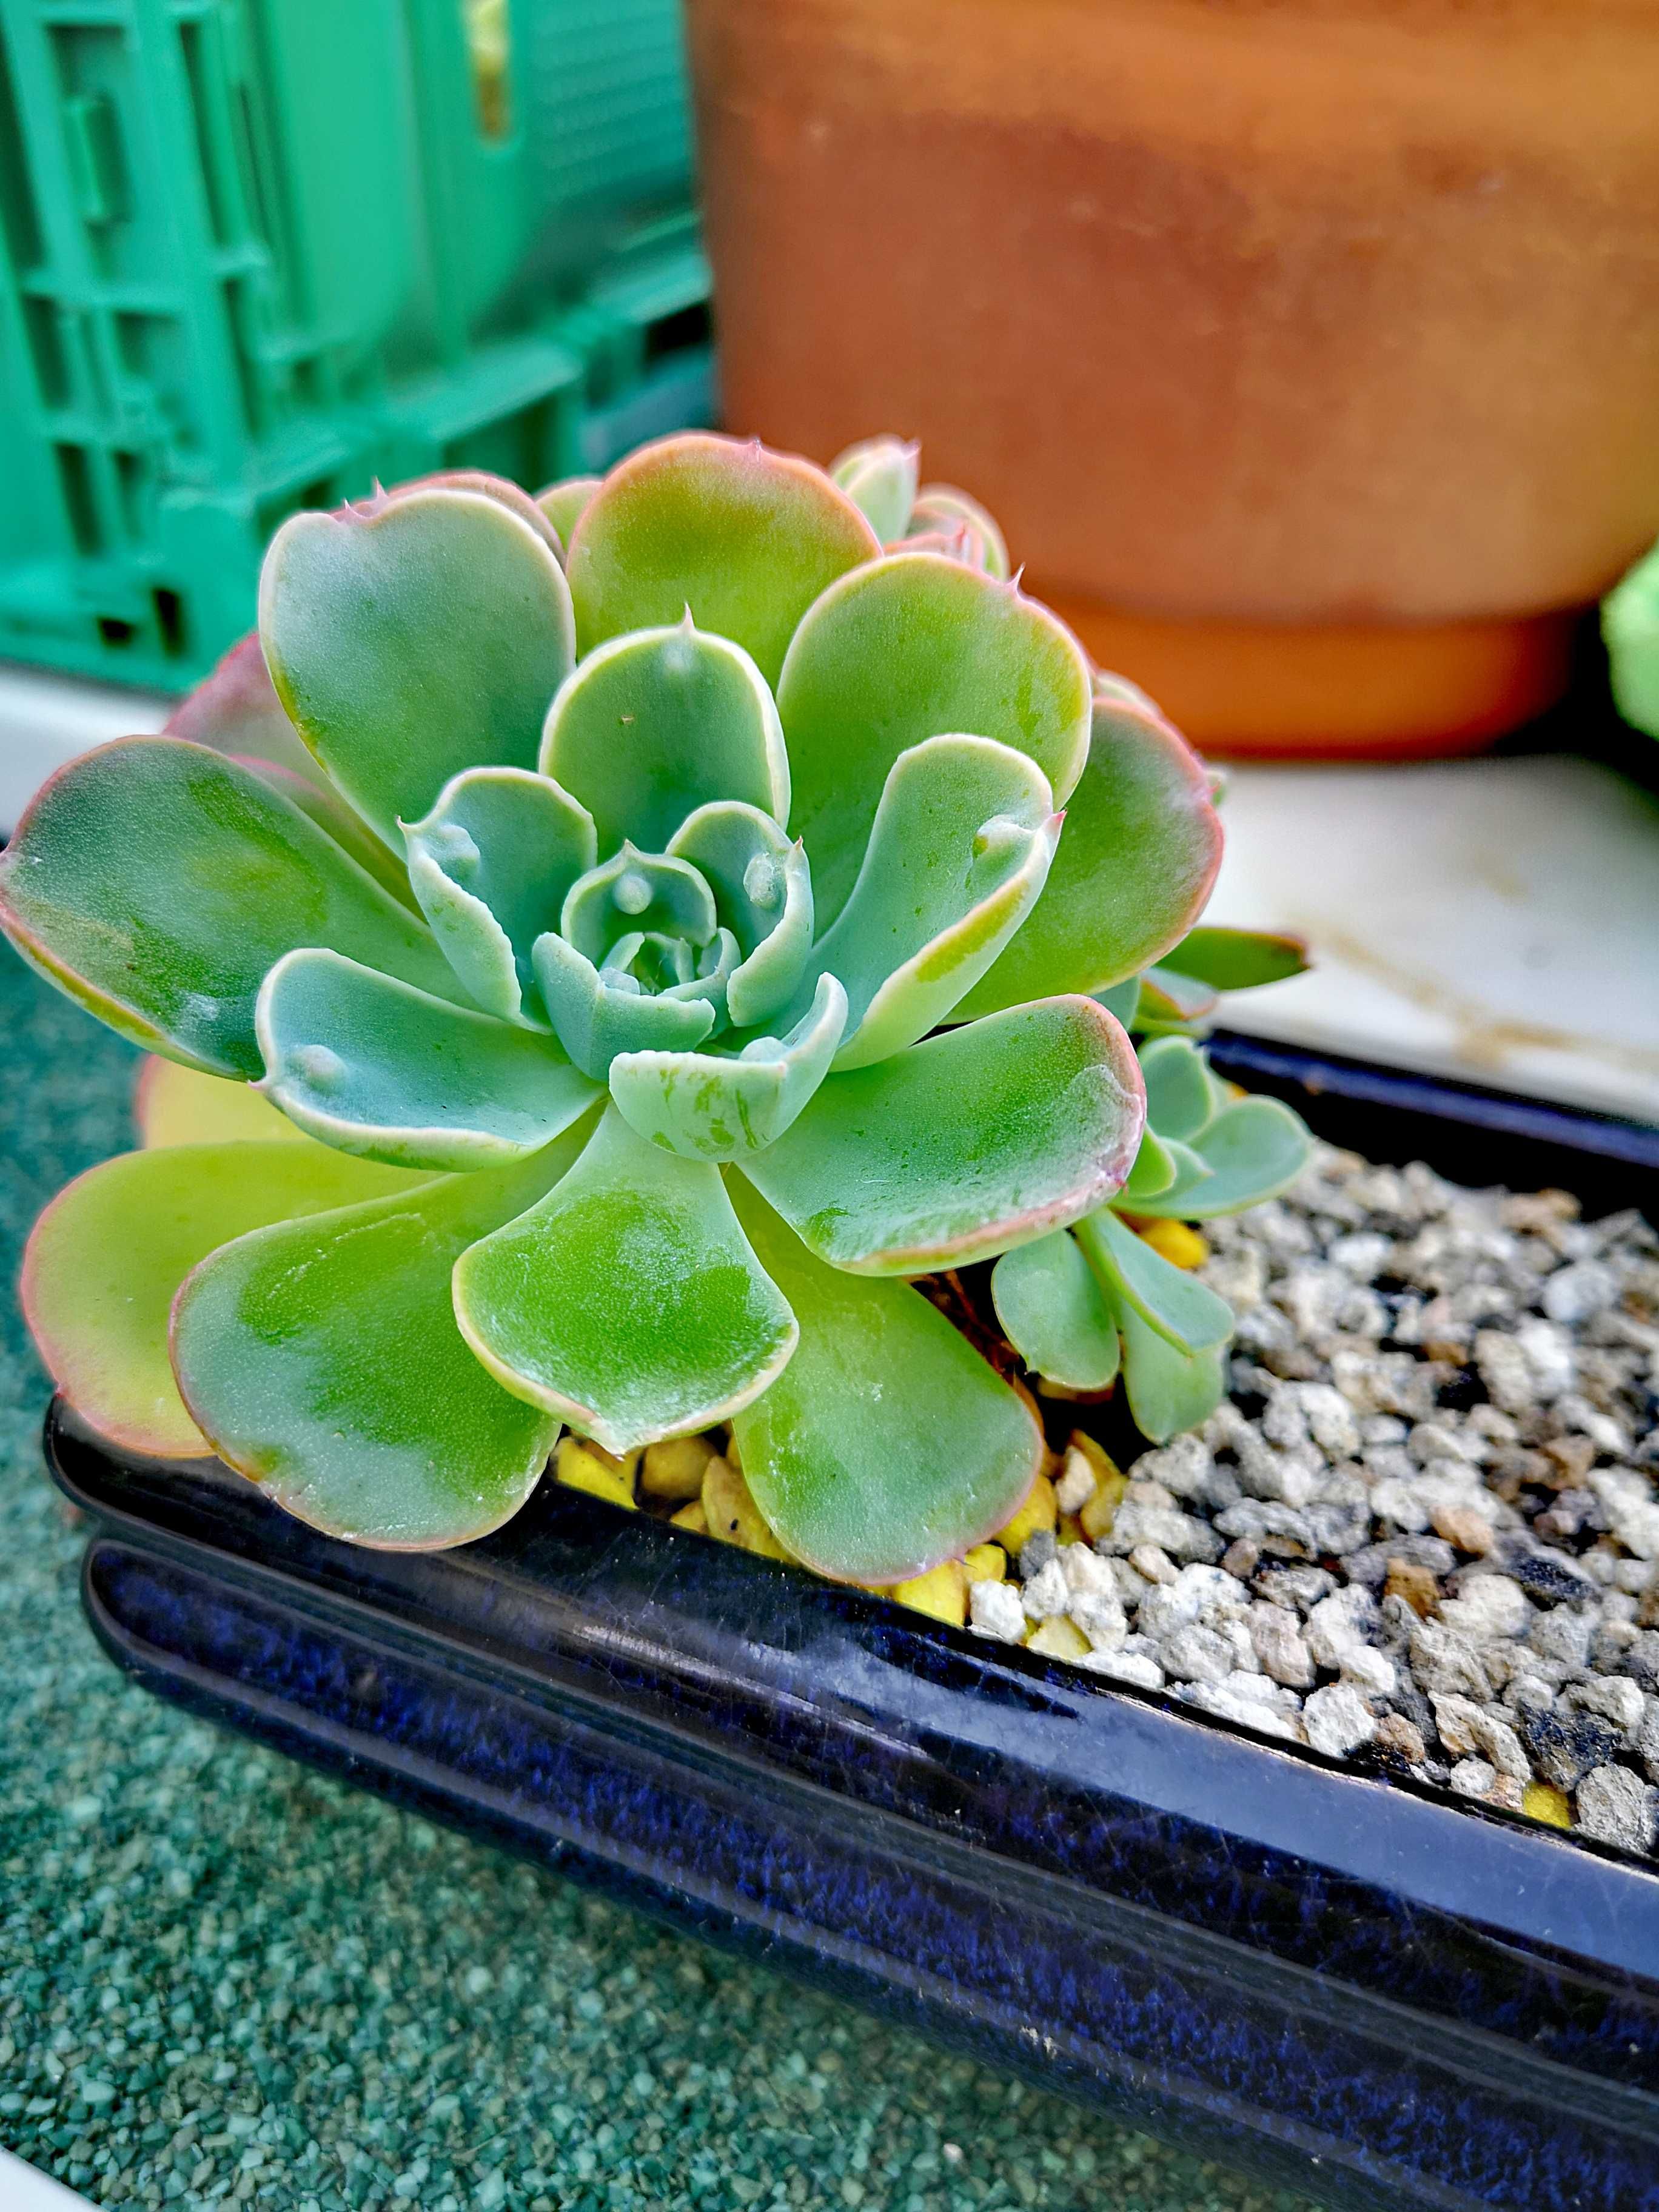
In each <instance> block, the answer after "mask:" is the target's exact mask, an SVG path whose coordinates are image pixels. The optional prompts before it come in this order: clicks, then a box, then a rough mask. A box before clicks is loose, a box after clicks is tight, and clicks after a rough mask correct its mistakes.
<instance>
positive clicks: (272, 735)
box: [163, 630, 323, 785]
mask: <svg viewBox="0 0 1659 2212" xmlns="http://www.w3.org/2000/svg"><path fill="white" fill-rule="evenodd" d="M163 735H164V736H167V737H169V738H186V739H188V741H189V742H190V743H191V744H197V745H208V746H210V747H211V748H212V750H214V751H215V752H216V753H229V754H230V755H231V756H232V757H233V758H234V759H240V760H250V761H269V762H270V763H272V764H273V765H274V766H276V767H278V768H285V769H290V770H291V771H292V772H293V773H294V774H295V775H301V776H303V777H305V778H306V780H307V781H308V782H311V783H313V784H319V785H320V784H321V782H322V781H323V772H322V770H321V769H320V768H319V766H318V765H317V763H316V761H315V760H314V759H313V757H312V755H311V753H310V752H309V751H308V750H307V746H306V742H305V739H304V738H302V737H301V735H300V732H298V731H297V730H296V729H295V726H294V725H293V723H292V722H290V721H289V719H288V716H287V714H286V713H285V712H284V711H283V702H282V701H281V700H280V699H279V698H278V697H277V696H276V689H275V687H274V686H273V684H272V683H271V680H270V671H269V669H267V668H266V666H265V655H264V647H263V646H261V644H260V643H259V633H258V630H250V631H249V632H248V634H247V635H246V637H243V638H239V639H238V640H237V641H236V643H235V644H234V645H233V646H232V647H231V648H230V651H229V652H228V653H226V655H225V656H224V659H222V660H221V661H220V663H219V664H218V665H217V667H216V668H215V669H214V671H212V673H211V674H210V675H209V676H204V678H202V681H201V682H200V683H199V684H197V686H196V688H195V689H194V690H192V691H191V692H189V693H188V694H187V695H186V696H185V697H184V698H183V699H181V700H180V701H179V704H178V705H177V706H176V707H175V708H173V712H172V714H170V715H169V716H168V717H167V724H166V727H165V729H164V731H163Z"/></svg>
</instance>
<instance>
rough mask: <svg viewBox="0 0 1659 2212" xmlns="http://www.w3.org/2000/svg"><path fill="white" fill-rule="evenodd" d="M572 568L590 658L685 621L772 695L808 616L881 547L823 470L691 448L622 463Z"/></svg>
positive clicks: (593, 512)
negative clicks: (745, 664) (756, 671)
mask: <svg viewBox="0 0 1659 2212" xmlns="http://www.w3.org/2000/svg"><path fill="white" fill-rule="evenodd" d="M569 548H570V550H569V554H568V561H567V566H568V570H569V575H570V588H571V591H572V592H573V593H574V598H575V602H576V635H577V643H578V645H579V647H580V650H581V652H582V653H584V654H586V653H591V652H592V650H593V648H594V647H596V646H599V645H602V644H604V642H605V640H606V639H607V638H611V637H619V636H621V635H623V633H624V632H625V631H628V630H635V629H651V628H653V627H655V626H657V625H658V624H661V623H677V622H678V621H679V619H680V617H681V616H682V614H683V613H684V611H685V610H686V609H687V608H688V607H689V608H690V611H691V617H692V620H693V621H694V622H695V623H696V625H697V627H698V629H704V630H714V631H717V632H718V633H719V635H720V636H722V637H726V638H730V639H731V640H732V641H733V642H734V643H736V644H738V645H740V646H742V647H744V651H745V652H747V653H750V654H751V655H752V656H753V658H754V659H755V660H756V662H757V665H759V668H760V671H761V674H762V675H763V677H764V678H765V679H766V681H767V683H768V684H776V682H777V678H778V671H779V669H780V668H781V666H782V665H783V656H784V653H785V651H786V649H787V646H788V643H789V641H790V639H791V637H792V636H793V635H794V632H795V629H796V625H797V624H798V623H799V621H800V618H801V617H802V616H803V615H804V614H805V611H806V610H807V608H808V607H809V606H811V604H812V602H813V600H814V599H817V596H818V594H819V593H820V592H822V591H823V589H824V588H825V586H827V585H829V584H832V583H833V582H834V581H835V580H836V577H837V576H840V575H842V574H845V572H846V571H847V570H848V569H849V568H854V567H855V566H856V565H857V564H858V563H859V562H862V561H869V560H872V559H873V558H874V556H876V555H877V554H878V553H879V551H880V550H881V547H880V544H879V542H878V539H877V538H876V535H875V532H873V531H872V529H871V527H870V526H869V524H868V523H867V522H866V520H865V519H864V517H863V516H862V515H861V514H860V512H859V510H858V508H857V507H855V506H854V504H853V502H852V501H851V500H850V499H848V497H847V495H846V494H845V493H844V492H842V491H841V490H839V489H837V488H836V485H834V484H833V483H830V481H829V477H827V476H826V475H825V474H824V473H823V470H822V469H817V468H814V467H813V466H812V465H811V462H810V461H801V460H796V459H793V458H791V457H790V456H789V455H787V454H784V453H769V452H768V451H767V450H766V448H765V447H763V446H761V445H759V444H744V443H742V442H740V441H738V440H737V439H735V438H721V437H716V436H714V435H702V434H694V435H682V436H678V437H672V438H664V439H662V440H660V441H659V442H658V443H657V444H655V445H652V446H644V447H641V449H640V450H639V452H638V453H633V454H630V455H629V458H628V459H626V460H625V461H623V462H620V463H619V464H618V465H617V467H616V468H614V469H613V470H612V471H611V473H610V475H609V476H608V477H606V478H605V482H604V483H603V484H602V485H601V487H600V489H599V491H598V492H596V493H595V494H594V495H593V498H592V501H590V503H589V504H588V506H587V507H586V508H585V509H584V511H583V513H582V515H581V519H580V521H579V522H578V523H577V525H576V527H575V530H574V534H573V535H572V537H571V538H570V540H569Z"/></svg>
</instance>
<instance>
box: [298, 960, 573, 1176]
mask: <svg viewBox="0 0 1659 2212" xmlns="http://www.w3.org/2000/svg"><path fill="white" fill-rule="evenodd" d="M257 1023H258V1033H259V1044H260V1048H261V1050H262V1051H263V1052H264V1059H265V1068H266V1074H265V1079H264V1082H263V1083H262V1084H261V1085H260V1086H259V1087H260V1089H261V1090H262V1091H264V1094H265V1096H266V1097H268V1098H269V1099H270V1101H271V1103H272V1104H273V1105H276V1106H279V1107H280V1108H281V1109H282V1110H283V1113H284V1114H286V1115H288V1117H289V1120H290V1121H294V1122H295V1123H297V1124H298V1126H299V1127H301V1129H303V1130H304V1131H305V1132H306V1133H307V1135H308V1136H313V1137H315V1138H317V1139H319V1142H321V1143H323V1144H326V1145H333V1146H337V1147H338V1148H339V1150H340V1151H342V1152H356V1153H358V1154H360V1155H362V1157H363V1158H367V1159H379V1160H388V1161H392V1162H394V1163H396V1164H398V1165H399V1166H403V1167H422V1168H434V1169H441V1168H455V1169H466V1168H482V1167H500V1166H502V1165H504V1164H506V1163H507V1162H508V1161H510V1160H516V1159H523V1158H526V1157H527V1156H528V1155H529V1154H530V1153H532V1152H540V1151H541V1149H542V1148H543V1146H545V1145H548V1144H550V1143H551V1141H552V1139H554V1138H555V1137H556V1136H557V1135H558V1133H559V1132H560V1131H561V1130H562V1129H565V1128H568V1127H569V1125H570V1124H571V1122H572V1121H574V1120H575V1119H576V1117H577V1115H579V1114H580V1113H581V1112H582V1111H583V1110H584V1109H586V1107H587V1106H589V1105H590V1104H592V1100H593V1097H594V1086H593V1085H592V1082H590V1081H589V1079H588V1078H587V1077H586V1076H585V1075H584V1074H583V1073H581V1071H580V1069H579V1068H576V1067H573V1066H572V1065H571V1063H570V1062H569V1060H568V1059H567V1058H566V1057H565V1055H564V1054H563V1053H562V1051H561V1050H560V1048H559V1047H558V1046H557V1045H556V1044H555V1042H553V1040H552V1038H551V1037H550V1036H541V1035H538V1033H537V1032H535V1031H534V1030H524V1029H518V1028H515V1027H513V1024H510V1023H507V1022H498V1021H497V1020H495V1018H494V1017H493V1016H492V1015H489V1014H478V1013H474V1012H471V1009H470V1008H468V1007H464V1006H449V1005H447V1003H446V1002H445V1001H444V1000H441V999H435V998H432V997H430V996H429V995H428V994H427V993H426V992H424V991H414V990H411V989H410V987H409V986H408V984H406V983H398V982H396V981H393V980H392V977H391V976H389V975H378V974H377V973H376V972H375V970H374V969H372V968H362V967H359V966H358V964H357V963H356V961H353V960H343V959H341V957H340V956H339V955H338V953H336V952H317V951H303V952H290V953H289V955H288V956H287V957H286V958H284V959H282V960H279V961H278V962H277V963H276V966H275V967H274V968H273V969H271V971H270V975H268V976H267V977H266V978H265V981H264V988H263V989H262V990H261V991H260V994H259V1005H258V1015H257Z"/></svg>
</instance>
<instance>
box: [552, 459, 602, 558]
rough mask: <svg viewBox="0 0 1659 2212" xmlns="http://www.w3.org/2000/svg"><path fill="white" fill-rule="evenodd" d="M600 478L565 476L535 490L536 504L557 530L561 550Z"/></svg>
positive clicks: (596, 487) (595, 489)
mask: <svg viewBox="0 0 1659 2212" xmlns="http://www.w3.org/2000/svg"><path fill="white" fill-rule="evenodd" d="M601 481H602V479H601V478H600V477H562V479H561V480H560V482H559V483H550V484H547V485H545V486H544V488H543V489H541V490H540V491H538V493H537V495H536V504H537V506H538V507H540V509H541V511H542V513H544V515H545V516H546V517H547V519H548V520H549V521H550V523H551V524H552V526H553V527H554V529H555V530H556V531H557V532H558V534H559V545H560V549H561V550H563V548H564V547H566V546H568V544H569V543H570V533H571V532H572V531H573V530H574V528H575V527H576V525H577V524H578V523H579V522H580V520H581V519H582V516H583V514H584V513H586V508H587V504H588V501H590V500H591V499H592V496H593V495H594V493H595V492H596V491H597V490H598V489H599V485H600V483H601Z"/></svg>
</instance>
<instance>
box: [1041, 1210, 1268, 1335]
mask: <svg viewBox="0 0 1659 2212" xmlns="http://www.w3.org/2000/svg"><path fill="white" fill-rule="evenodd" d="M1077 1238H1078V1242H1079V1244H1081V1245H1082V1247H1083V1249H1084V1251H1085V1254H1086V1255H1087V1257H1088V1261H1089V1265H1090V1266H1091V1267H1092V1268H1093V1269H1094V1271H1095V1273H1096V1274H1097V1276H1098V1278H1099V1279H1100V1286H1101V1288H1102V1290H1103V1291H1104V1292H1105V1293H1106V1295H1107V1297H1109V1298H1110V1299H1112V1300H1113V1302H1114V1303H1115V1304H1116V1305H1117V1306H1118V1307H1119V1308H1120V1309H1124V1308H1127V1309H1128V1310H1131V1311H1133V1312H1134V1313H1137V1314H1139V1316H1140V1318H1141V1320H1142V1321H1144V1322H1146V1325H1147V1327H1148V1328H1151V1329H1152V1330H1155V1331H1156V1333H1157V1334H1158V1335H1159V1336H1160V1337H1162V1338H1163V1339H1164V1341H1165V1342H1166V1343H1167V1344H1172V1345H1173V1346H1175V1347H1176V1351H1178V1352H1206V1351H1208V1350H1209V1349H1210V1348H1211V1347H1212V1346H1215V1345H1218V1344H1225V1342H1226V1341H1227V1340H1228V1338H1229V1337H1230V1336H1231V1334H1232V1333H1233V1310H1232V1308H1231V1306H1230V1305H1229V1304H1227V1301H1226V1300H1225V1298H1223V1297H1217V1295H1216V1293H1215V1292H1214V1291H1212V1290H1211V1289H1210V1288H1209V1286H1208V1285H1207V1284H1205V1283H1200V1281H1199V1280H1198V1279H1197V1278H1196V1277H1195V1276H1193V1275H1191V1274H1189V1273H1188V1272H1187V1270H1186V1269H1185V1268H1184V1267H1171V1266H1170V1262H1169V1261H1167V1260H1166V1259H1164V1256H1163V1255H1162V1254H1161V1253H1158V1252H1154V1251H1153V1249H1152V1246H1151V1245H1150V1244H1148V1243H1146V1239H1145V1238H1144V1237H1137V1236H1136V1235H1135V1233H1134V1231H1133V1229H1127V1228H1125V1226H1124V1225H1123V1224H1122V1222H1121V1221H1120V1220H1119V1219H1118V1218H1117V1216H1116V1215H1115V1213H1114V1212H1112V1210H1111V1208H1110V1207H1109V1206H1103V1207H1102V1208H1101V1210H1100V1212H1098V1213H1091V1215H1090V1216H1089V1217H1088V1218H1087V1219H1086V1220H1085V1221H1079V1223H1078V1225H1077Z"/></svg>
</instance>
